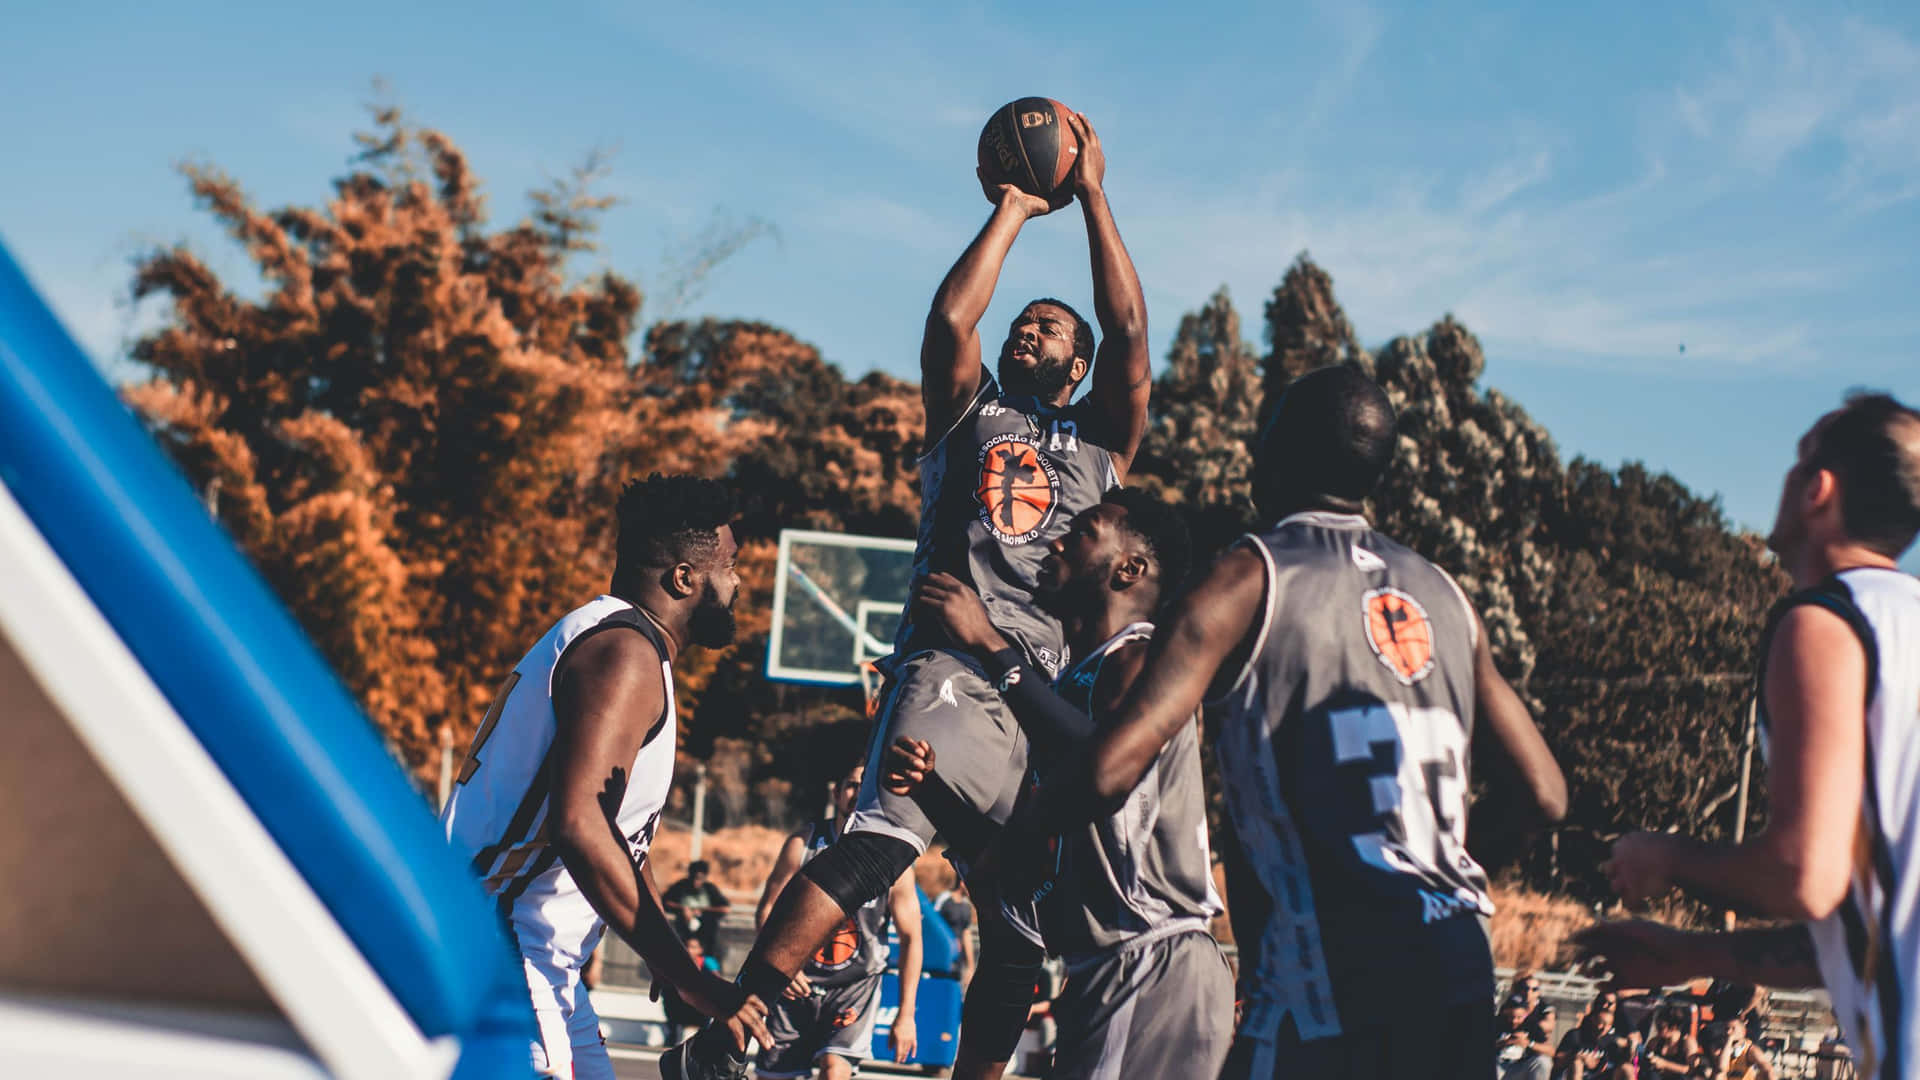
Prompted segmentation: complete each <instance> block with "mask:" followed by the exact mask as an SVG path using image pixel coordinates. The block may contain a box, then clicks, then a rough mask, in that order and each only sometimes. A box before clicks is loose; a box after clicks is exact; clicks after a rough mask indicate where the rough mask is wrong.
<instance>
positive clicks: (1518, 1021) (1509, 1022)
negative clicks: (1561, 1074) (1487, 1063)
mask: <svg viewBox="0 0 1920 1080" xmlns="http://www.w3.org/2000/svg"><path fill="white" fill-rule="evenodd" d="M1553 1024H1554V1015H1553V1006H1551V1005H1549V1006H1546V1007H1544V1008H1542V1007H1540V1006H1539V1005H1537V1004H1535V1003H1529V1002H1528V1001H1527V996H1526V994H1525V993H1524V992H1522V993H1518V994H1511V995H1509V996H1508V997H1507V1000H1506V1002H1505V1003H1504V1004H1503V1005H1502V1006H1501V1007H1500V1017H1499V1019H1498V1021H1497V1022H1496V1024H1495V1030H1494V1043H1493V1046H1494V1057H1495V1060H1497V1061H1498V1062H1499V1065H1500V1080H1548V1077H1549V1076H1550V1075H1551V1074H1552V1072H1553Z"/></svg>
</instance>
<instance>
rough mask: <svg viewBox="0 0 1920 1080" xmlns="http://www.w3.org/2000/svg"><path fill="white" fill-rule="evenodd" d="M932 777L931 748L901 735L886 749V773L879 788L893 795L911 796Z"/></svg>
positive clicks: (917, 740) (919, 741)
mask: <svg viewBox="0 0 1920 1080" xmlns="http://www.w3.org/2000/svg"><path fill="white" fill-rule="evenodd" d="M932 775H933V747H932V746H930V745H928V744H927V743H925V742H923V741H921V740H919V739H914V738H909V737H908V736H905V735H902V736H900V737H899V738H897V739H895V740H893V745H892V746H890V747H888V748H887V772H886V775H885V776H884V777H883V778H882V779H881V786H882V787H885V788H886V789H887V790H888V791H890V792H892V793H893V794H895V795H912V794H913V793H914V791H915V790H917V789H918V788H919V787H920V785H921V784H924V783H926V782H927V777H929V776H932Z"/></svg>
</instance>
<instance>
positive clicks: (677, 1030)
mask: <svg viewBox="0 0 1920 1080" xmlns="http://www.w3.org/2000/svg"><path fill="white" fill-rule="evenodd" d="M686 944H687V955H688V956H690V957H692V958H693V962H694V963H695V964H697V965H699V967H700V970H702V971H711V972H713V973H714V974H715V975H718V974H720V962H719V961H718V960H715V959H714V958H713V957H711V956H708V955H707V950H706V947H705V946H704V945H701V944H700V939H699V938H688V939H687V942H686ZM653 987H654V989H655V990H658V991H659V992H660V1008H661V1009H662V1010H663V1011H664V1012H665V1013H666V1014H667V1041H668V1042H669V1043H674V1042H679V1041H680V1040H681V1039H684V1038H686V1037H687V1029H688V1028H698V1027H699V1026H700V1025H702V1024H704V1023H706V1022H707V1017H706V1014H704V1013H702V1012H701V1011H700V1010H699V1009H696V1008H694V1007H693V1006H691V1005H689V1004H687V1003H686V1001H685V1000H683V999H682V998H681V997H680V992H679V991H678V990H675V989H674V988H673V984H672V983H669V982H666V981H664V980H663V981H660V982H656V983H654V984H653Z"/></svg>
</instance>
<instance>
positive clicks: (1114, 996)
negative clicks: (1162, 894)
mask: <svg viewBox="0 0 1920 1080" xmlns="http://www.w3.org/2000/svg"><path fill="white" fill-rule="evenodd" d="M1053 1014H1054V1017H1055V1018H1056V1019H1057V1020H1058V1021H1059V1024H1060V1037H1059V1040H1058V1041H1057V1042H1056V1043H1055V1044H1054V1053H1053V1072H1051V1073H1049V1074H1048V1075H1050V1076H1052V1077H1053V1078H1054V1080H1121V1078H1123V1077H1124V1078H1128V1080H1131V1078H1134V1077H1146V1076H1168V1077H1172V1076H1192V1077H1205V1078H1207V1080H1212V1077H1213V1076H1215V1075H1216V1074H1217V1073H1219V1071H1220V1065H1221V1063H1222V1062H1224V1061H1225V1060H1226V1058H1227V1050H1228V1049H1229V1048H1230V1047H1231V1046H1232V1045H1233V975H1232V973H1231V972H1229V971H1228V970H1227V959H1226V957H1224V956H1222V955H1221V954H1220V946H1219V945H1218V944H1216V943H1215V942H1214V940H1213V935H1211V934H1209V933H1207V932H1206V931H1205V930H1197V929H1183V930H1180V931H1179V932H1177V933H1173V934H1169V935H1167V936H1165V937H1152V936H1150V937H1149V938H1148V939H1147V940H1145V941H1144V942H1142V943H1140V944H1129V945H1126V946H1123V947H1121V948H1120V949H1117V950H1115V951H1113V952H1111V953H1108V954H1107V955H1106V956H1104V957H1102V958H1100V959H1099V960H1096V961H1093V962H1091V963H1089V964H1087V965H1086V966H1084V967H1080V966H1075V967H1074V968H1073V969H1072V970H1070V971H1069V973H1068V975H1067V985H1066V986H1065V987H1064V988H1062V990H1061V991H1060V997H1059V1000H1057V1001H1055V1002H1054V1004H1053Z"/></svg>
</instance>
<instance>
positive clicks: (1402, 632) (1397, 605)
mask: <svg viewBox="0 0 1920 1080" xmlns="http://www.w3.org/2000/svg"><path fill="white" fill-rule="evenodd" d="M1367 639H1368V642H1369V644H1371V645H1372V646H1373V651H1374V652H1375V653H1376V654H1378V655H1379V657H1380V660H1381V662H1382V663H1384V664H1386V665H1387V666H1388V667H1390V668H1392V669H1393V671H1394V674H1396V675H1398V676H1400V679H1401V681H1403V682H1409V683H1411V682H1417V681H1418V680H1420V679H1421V678H1423V677H1424V676H1425V675H1426V674H1427V671H1428V670H1429V669H1430V668H1431V667H1432V666H1433V624H1432V623H1431V622H1429V621H1428V619H1427V612H1426V609H1425V608H1423V607H1421V606H1420V602H1419V601H1418V600H1415V599H1414V598H1413V597H1411V596H1408V595H1407V594H1406V593H1403V592H1401V591H1400V590H1398V589H1376V590H1374V591H1373V592H1370V593H1368V594H1367Z"/></svg>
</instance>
